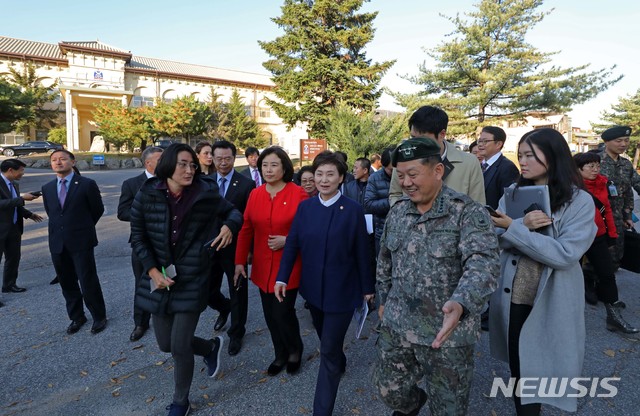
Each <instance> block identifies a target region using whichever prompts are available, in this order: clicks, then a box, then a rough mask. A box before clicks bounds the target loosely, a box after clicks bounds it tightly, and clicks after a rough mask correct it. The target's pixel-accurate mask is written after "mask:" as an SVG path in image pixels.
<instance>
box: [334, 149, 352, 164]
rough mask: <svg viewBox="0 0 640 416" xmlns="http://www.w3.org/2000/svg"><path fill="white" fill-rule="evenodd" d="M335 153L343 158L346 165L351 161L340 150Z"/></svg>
mask: <svg viewBox="0 0 640 416" xmlns="http://www.w3.org/2000/svg"><path fill="white" fill-rule="evenodd" d="M335 153H336V154H337V155H338V156H340V157H341V158H342V160H343V161H344V163H347V162H348V161H349V156H348V155H347V154H346V153H345V152H341V151H340V150H336V151H335Z"/></svg>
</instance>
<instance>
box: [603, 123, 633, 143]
mask: <svg viewBox="0 0 640 416" xmlns="http://www.w3.org/2000/svg"><path fill="white" fill-rule="evenodd" d="M629 136H631V127H629V126H614V127H611V128H608V129H606V130H605V131H603V132H602V134H601V135H600V137H602V140H604V141H605V142H608V141H610V140H615V139H617V138H618V137H629Z"/></svg>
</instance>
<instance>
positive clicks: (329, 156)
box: [311, 150, 347, 180]
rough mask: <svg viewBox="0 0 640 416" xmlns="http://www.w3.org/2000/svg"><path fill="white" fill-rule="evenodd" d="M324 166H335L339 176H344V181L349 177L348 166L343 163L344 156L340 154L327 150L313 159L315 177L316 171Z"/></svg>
mask: <svg viewBox="0 0 640 416" xmlns="http://www.w3.org/2000/svg"><path fill="white" fill-rule="evenodd" d="M322 165H333V166H335V167H336V169H337V170H338V174H339V175H342V179H343V180H344V178H345V176H346V175H347V165H346V164H345V163H344V162H343V161H342V156H341V155H340V154H339V153H338V152H332V151H330V150H325V151H323V152H320V153H318V154H317V155H316V157H315V158H314V159H313V164H312V165H311V169H313V173H314V175H315V173H316V169H318V168H319V167H320V166H322Z"/></svg>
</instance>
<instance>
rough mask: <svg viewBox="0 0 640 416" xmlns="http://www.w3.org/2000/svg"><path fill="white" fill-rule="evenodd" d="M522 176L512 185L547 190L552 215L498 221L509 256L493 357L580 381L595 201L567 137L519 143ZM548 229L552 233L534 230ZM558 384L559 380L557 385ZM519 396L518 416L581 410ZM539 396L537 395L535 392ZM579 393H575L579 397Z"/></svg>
mask: <svg viewBox="0 0 640 416" xmlns="http://www.w3.org/2000/svg"><path fill="white" fill-rule="evenodd" d="M518 161H519V163H520V168H521V175H520V178H519V179H518V181H517V183H516V184H514V185H512V187H516V188H518V187H525V186H531V185H547V186H548V187H549V199H550V204H551V216H548V215H547V214H545V213H544V212H542V211H541V210H533V211H530V212H528V213H527V214H525V215H524V217H522V218H519V219H512V218H510V217H509V216H507V215H506V214H504V212H505V197H504V196H503V198H502V199H501V200H500V204H499V206H498V210H497V213H498V216H497V217H491V218H492V221H493V223H494V225H495V226H496V232H497V233H498V236H499V242H500V248H501V249H503V250H502V254H501V256H500V262H501V276H500V280H499V284H498V290H496V292H494V294H493V296H492V297H491V310H490V325H489V328H490V331H489V333H490V340H491V354H492V355H493V356H494V357H495V358H498V359H500V360H503V361H507V362H508V363H509V368H510V369H511V377H514V378H516V381H517V380H519V379H520V378H524V377H537V378H540V377H559V378H563V377H566V378H568V379H569V380H571V379H572V378H574V377H580V376H581V374H582V364H583V359H584V341H585V325H584V287H583V278H582V270H581V267H580V259H581V257H582V256H583V254H584V253H585V252H586V251H587V250H588V249H589V246H591V242H592V241H593V238H594V237H595V235H596V226H595V222H594V212H595V211H594V204H593V198H591V196H590V195H589V194H588V193H586V192H585V191H583V190H581V188H582V187H583V183H582V177H581V176H580V173H579V172H578V169H577V167H576V164H575V163H574V161H573V159H572V157H571V152H570V150H569V146H568V145H567V142H566V141H565V139H564V137H563V136H562V134H560V133H559V132H558V131H556V130H554V129H550V128H544V129H537V130H533V131H531V132H528V133H526V134H525V135H524V136H523V137H522V139H520V142H519V144H518ZM545 227H550V228H551V230H549V231H547V232H546V233H541V232H534V231H536V230H541V229H543V228H545ZM558 382H559V381H558ZM540 390H544V389H543V388H540V389H538V388H536V389H535V393H533V394H531V395H528V396H532V397H522V398H520V397H517V395H514V399H515V405H516V412H517V414H518V415H539V414H540V409H541V404H542V403H545V404H550V405H553V406H556V407H559V408H561V409H563V410H566V411H573V412H575V411H576V409H577V398H576V397H575V395H574V397H568V396H569V394H570V393H572V392H573V391H572V390H571V388H567V390H566V393H565V395H563V396H561V397H541V396H539V395H538V391H540ZM531 391H533V389H531ZM573 393H575V392H573Z"/></svg>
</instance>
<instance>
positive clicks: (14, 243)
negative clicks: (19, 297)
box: [0, 159, 42, 307]
mask: <svg viewBox="0 0 640 416" xmlns="http://www.w3.org/2000/svg"><path fill="white" fill-rule="evenodd" d="M26 166H27V165H25V164H24V163H23V162H21V161H20V160H18V159H7V160H4V161H3V162H2V163H1V164H0V171H1V172H2V173H0V176H1V177H2V180H1V181H0V259H2V255H3V254H4V274H3V277H2V292H3V293H8V292H13V293H21V292H24V291H26V290H27V289H25V288H23V287H19V286H18V285H17V284H16V281H17V280H18V267H19V266H20V242H21V239H22V230H23V228H24V222H23V219H24V218H31V219H32V220H34V221H35V222H41V221H42V217H41V216H39V215H37V214H34V213H32V212H31V211H29V210H27V209H25V208H24V202H25V201H33V200H34V199H36V198H38V196H36V195H33V194H29V193H27V194H24V195H22V196H20V190H19V189H18V184H16V183H15V181H19V180H20V178H22V176H23V175H24V168H25V167H26ZM1 306H3V304H2V302H0V307H1Z"/></svg>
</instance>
